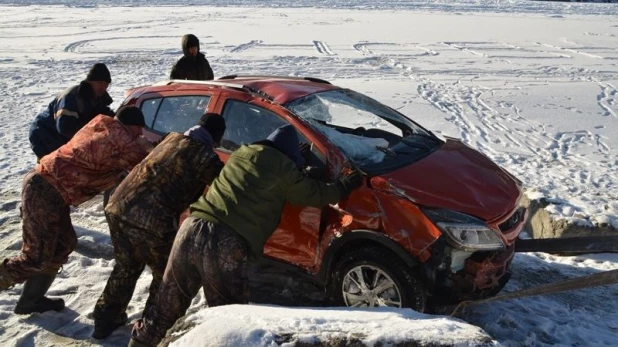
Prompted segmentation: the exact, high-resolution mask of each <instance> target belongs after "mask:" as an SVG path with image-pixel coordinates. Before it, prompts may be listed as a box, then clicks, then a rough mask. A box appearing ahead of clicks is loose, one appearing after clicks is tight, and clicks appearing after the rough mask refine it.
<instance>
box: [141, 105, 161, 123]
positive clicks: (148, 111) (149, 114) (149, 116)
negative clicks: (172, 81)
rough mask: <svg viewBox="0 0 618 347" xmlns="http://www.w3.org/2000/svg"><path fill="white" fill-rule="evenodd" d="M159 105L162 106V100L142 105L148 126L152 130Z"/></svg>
mask: <svg viewBox="0 0 618 347" xmlns="http://www.w3.org/2000/svg"><path fill="white" fill-rule="evenodd" d="M159 105H161V98H157V99H150V100H146V101H144V102H143V103H142V113H143V114H144V120H145V121H146V126H147V127H149V128H152V122H153V121H154V118H155V114H156V113H157V110H158V109H159Z"/></svg>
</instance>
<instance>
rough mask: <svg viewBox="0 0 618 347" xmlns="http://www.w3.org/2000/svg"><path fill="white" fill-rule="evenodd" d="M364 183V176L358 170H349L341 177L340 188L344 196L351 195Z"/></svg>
mask: <svg viewBox="0 0 618 347" xmlns="http://www.w3.org/2000/svg"><path fill="white" fill-rule="evenodd" d="M362 184H363V176H362V175H361V174H360V172H358V170H352V171H350V172H347V173H345V174H344V175H343V176H341V177H340V178H339V189H340V190H341V194H342V195H343V196H344V197H345V196H348V195H350V193H352V191H353V190H354V189H356V188H358V187H360V186H361V185H362Z"/></svg>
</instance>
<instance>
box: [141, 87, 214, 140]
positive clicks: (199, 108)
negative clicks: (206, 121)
mask: <svg viewBox="0 0 618 347" xmlns="http://www.w3.org/2000/svg"><path fill="white" fill-rule="evenodd" d="M209 101H210V96H205V95H199V96H175V97H169V98H164V99H163V101H161V105H160V106H159V111H158V112H157V114H156V116H155V119H154V124H153V125H152V129H153V130H156V131H159V132H162V133H169V132H171V131H175V132H179V133H183V132H185V131H186V130H187V129H189V128H191V127H192V126H194V125H196V124H197V123H198V121H199V120H200V118H201V117H202V116H203V115H204V113H206V109H207V108H208V102H209Z"/></svg>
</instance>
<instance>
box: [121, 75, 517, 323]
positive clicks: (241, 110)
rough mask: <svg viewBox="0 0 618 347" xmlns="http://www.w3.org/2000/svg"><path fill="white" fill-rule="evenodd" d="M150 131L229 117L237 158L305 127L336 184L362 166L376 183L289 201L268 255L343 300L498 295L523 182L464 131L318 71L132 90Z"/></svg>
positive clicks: (365, 302)
mask: <svg viewBox="0 0 618 347" xmlns="http://www.w3.org/2000/svg"><path fill="white" fill-rule="evenodd" d="M125 96H126V99H125V100H124V102H123V105H135V106H138V107H140V108H141V110H142V111H143V113H144V115H145V118H146V123H147V127H148V129H147V130H145V136H147V137H148V138H149V139H150V140H153V141H156V140H158V139H159V138H160V137H161V136H162V135H164V134H165V133H168V132H171V131H176V132H184V131H185V130H187V129H188V128H189V127H191V126H193V125H195V124H196V123H197V121H198V120H199V118H200V117H201V116H202V115H203V114H204V113H205V112H213V113H217V114H219V115H221V117H224V118H225V120H226V123H227V130H226V133H225V135H224V137H223V140H222V141H221V146H220V147H219V148H217V149H216V151H217V153H218V154H219V156H220V157H221V159H222V160H223V161H226V160H227V158H228V157H229V155H230V153H232V152H233V151H234V150H236V149H237V148H238V147H239V146H241V145H243V144H249V143H252V142H254V141H258V140H262V139H264V138H266V137H267V136H268V135H269V134H270V133H271V132H272V131H274V130H275V129H276V128H278V127H280V126H282V125H285V124H291V125H292V126H294V127H295V128H296V129H297V130H298V133H299V135H300V138H301V140H302V141H303V142H307V143H309V144H310V145H311V158H310V160H308V163H307V165H309V166H311V167H312V170H311V172H313V174H314V175H315V176H316V177H318V178H320V179H322V180H326V181H334V180H335V179H336V178H337V177H338V176H339V175H340V174H341V172H342V171H343V170H346V169H347V168H350V167H354V168H357V169H359V170H360V171H361V172H362V173H363V175H364V177H365V180H364V183H363V186H362V187H361V188H360V189H358V190H356V191H354V192H353V193H352V194H351V195H350V196H349V197H348V198H347V199H345V200H344V201H341V202H340V203H339V204H338V205H332V206H328V207H325V208H323V209H318V208H312V207H300V206H293V205H290V204H288V205H286V207H285V210H284V212H283V214H282V216H281V222H280V224H279V226H278V229H277V230H276V231H275V233H274V234H273V235H272V237H271V238H270V239H269V241H268V243H267V244H266V246H265V247H264V251H263V256H264V259H267V260H272V261H275V262H277V263H280V264H287V265H291V266H293V267H294V268H295V269H298V270H301V271H303V272H305V273H308V274H309V275H311V276H312V277H313V279H314V280H315V282H316V283H318V284H320V285H321V286H323V287H324V288H326V289H328V290H329V292H330V294H332V297H333V299H335V300H336V302H337V303H338V304H341V305H345V306H353V307H374V306H392V307H410V308H413V309H416V310H419V311H423V310H424V309H425V307H426V303H427V302H432V303H452V302H458V301H461V300H467V299H475V298H480V297H485V296H489V295H494V294H496V293H498V292H499V291H500V290H501V289H502V287H503V286H504V285H505V283H506V281H507V280H508V277H509V274H508V267H509V264H510V262H511V260H512V258H513V252H514V245H513V244H514V241H515V239H516V238H517V237H518V235H519V233H520V232H521V230H522V228H523V226H524V224H525V220H526V217H527V211H526V210H525V209H524V208H522V207H519V200H520V198H521V195H522V189H521V182H520V181H518V180H517V179H516V178H515V177H513V176H512V175H511V174H510V173H508V172H507V171H506V170H504V169H502V168H501V167H499V166H498V165H496V164H495V163H493V162H492V161H491V160H490V159H489V158H487V157H486V156H485V155H483V154H481V153H479V152H478V151H476V150H474V149H472V148H470V147H468V146H467V145H465V144H464V143H462V142H461V141H459V140H457V139H453V138H447V139H445V140H443V139H440V138H438V137H436V136H435V135H434V134H432V133H431V131H429V130H427V129H425V128H423V127H422V126H421V125H419V124H417V123H416V122H414V121H413V120H411V119H410V118H407V117H406V116H404V115H402V114H401V113H399V112H397V111H395V110H393V109H392V108H390V107H388V106H385V105H383V104H381V103H380V102H378V101H376V100H373V99H371V98H369V97H367V96H365V95H363V94H360V93H358V92H355V91H353V90H350V89H345V88H341V87H337V86H334V85H332V84H330V83H329V82H327V81H324V80H320V79H317V78H309V77H307V78H295V77H278V76H236V75H232V76H226V77H222V78H220V79H218V80H215V81H184V80H183V81H180V80H172V81H164V82H161V83H156V84H153V85H150V86H143V87H138V88H134V89H131V90H128V91H127V92H126V93H125Z"/></svg>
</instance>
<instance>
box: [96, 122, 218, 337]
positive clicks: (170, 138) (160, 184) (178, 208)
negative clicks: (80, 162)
mask: <svg viewBox="0 0 618 347" xmlns="http://www.w3.org/2000/svg"><path fill="white" fill-rule="evenodd" d="M224 131H225V120H224V119H223V117H221V116H219V115H216V114H206V115H204V117H202V119H201V120H200V125H198V126H195V127H193V128H191V129H189V130H188V131H187V132H186V133H185V134H184V135H183V134H179V133H170V134H169V135H167V137H166V138H165V139H164V140H163V141H162V142H161V143H160V144H159V145H157V147H156V148H155V149H154V150H153V151H152V152H151V153H150V154H149V155H148V156H147V157H146V159H144V161H142V162H141V163H140V164H138V165H137V166H136V167H135V168H134V169H133V170H132V171H131V172H130V173H129V175H128V176H127V177H126V178H125V179H124V180H123V181H122V183H121V184H120V186H118V188H117V189H116V191H115V192H114V193H113V195H112V197H111V198H110V201H109V204H108V205H107V207H106V208H105V212H106V215H107V219H108V223H109V227H110V234H111V237H112V243H113V244H114V252H115V257H116V264H115V265H114V270H113V271H112V274H111V276H110V278H109V280H108V281H107V286H106V287H105V290H104V291H103V294H101V297H100V298H99V301H98V302H97V304H96V306H95V309H94V319H95V329H94V333H93V334H92V336H93V337H94V338H97V339H101V338H105V337H107V336H109V335H110V334H111V333H112V332H113V331H114V330H115V329H116V328H118V327H119V326H121V325H124V324H125V323H126V321H127V314H126V312H125V311H126V309H127V305H128V304H129V301H131V297H132V295H133V291H134V289H135V284H136V282H137V280H138V279H139V277H140V275H141V273H142V271H143V270H144V267H145V265H148V266H149V267H150V269H151V270H152V277H153V279H152V283H151V285H150V295H149V297H148V301H147V302H146V306H145V309H144V311H145V312H148V310H149V309H150V306H151V305H152V303H153V300H154V298H155V296H156V293H157V290H158V289H159V285H160V284H161V280H162V278H163V271H165V266H166V264H167V258H168V256H169V253H170V250H171V248H172V244H173V242H174V237H175V236H176V231H177V229H178V218H179V217H180V214H181V213H182V212H183V211H184V210H186V209H187V207H189V204H190V203H191V202H193V201H195V200H196V199H197V197H199V196H200V195H201V194H202V192H203V191H204V189H205V187H206V185H210V184H211V183H212V181H213V180H214V179H215V177H217V175H218V174H219V171H220V170H221V168H222V167H223V163H222V162H221V160H219V157H218V156H217V154H216V153H215V152H214V151H213V147H216V146H217V144H218V143H219V141H221V138H222V137H223V133H224Z"/></svg>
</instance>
